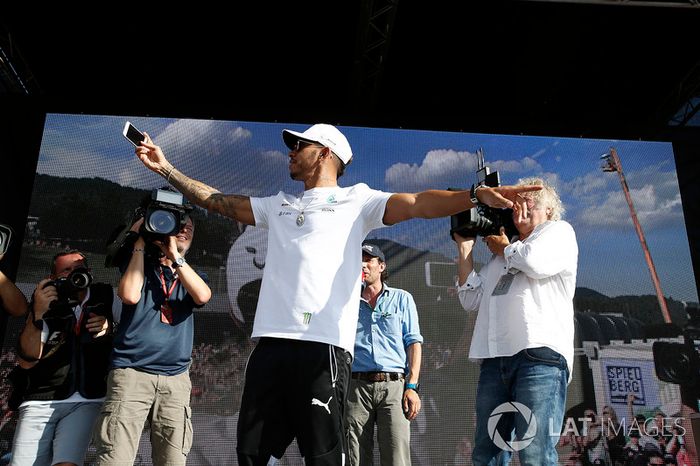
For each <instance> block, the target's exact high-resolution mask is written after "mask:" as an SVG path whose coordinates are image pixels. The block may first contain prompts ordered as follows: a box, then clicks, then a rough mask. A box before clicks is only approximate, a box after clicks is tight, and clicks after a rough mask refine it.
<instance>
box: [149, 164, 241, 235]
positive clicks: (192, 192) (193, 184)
mask: <svg viewBox="0 0 700 466" xmlns="http://www.w3.org/2000/svg"><path fill="white" fill-rule="evenodd" d="M162 175H163V176H164V177H165V178H166V180H167V181H168V182H169V183H170V184H172V185H173V186H174V187H175V188H176V189H177V190H178V191H180V192H181V193H182V194H184V195H185V197H186V198H187V199H189V200H190V202H192V203H193V204H195V205H197V206H200V207H203V208H205V209H207V210H209V211H211V212H216V213H219V214H221V215H225V216H227V217H231V218H234V219H236V220H239V221H241V222H244V223H249V224H250V223H252V222H253V219H252V211H251V210H250V199H249V198H248V197H247V196H240V195H235V194H222V193H221V191H219V190H218V189H215V188H212V187H211V186H209V185H207V184H204V183H202V182H200V181H197V180H193V179H192V178H189V177H187V176H185V175H184V174H182V172H180V171H179V170H177V169H176V168H174V167H173V168H170V169H169V170H165V171H164V173H162Z"/></svg>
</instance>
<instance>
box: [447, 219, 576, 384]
mask: <svg viewBox="0 0 700 466" xmlns="http://www.w3.org/2000/svg"><path fill="white" fill-rule="evenodd" d="M577 263H578V245H577V243H576V234H575V233H574V229H573V228H571V225H569V224H568V223H567V222H565V221H563V220H559V221H548V222H545V223H542V224H540V225H537V226H536V227H535V229H534V230H533V231H532V233H530V235H529V236H528V237H527V238H526V239H525V240H523V241H515V242H513V243H512V244H511V245H509V246H508V247H506V249H505V251H504V256H503V257H502V256H493V257H492V258H491V260H490V261H489V262H488V264H486V265H485V266H484V267H483V268H482V269H481V271H480V272H479V274H477V273H476V272H475V271H472V273H471V274H469V276H468V277H467V281H466V282H465V283H464V285H462V286H461V287H459V290H458V291H459V300H460V302H461V303H462V307H464V309H466V310H468V311H471V310H477V309H478V310H479V314H478V316H477V318H476V325H475V327H474V335H473V336H472V343H471V348H470V349H469V357H470V358H471V359H485V358H495V357H500V356H513V355H514V354H516V353H518V352H519V351H522V350H524V349H526V348H537V347H540V346H546V347H548V348H551V349H553V350H554V351H556V352H558V353H559V354H561V355H562V356H564V358H565V359H566V362H567V365H568V366H569V377H571V375H572V369H573V363H574V303H573V299H574V292H575V291H576V267H577ZM509 272H510V273H514V276H513V277H512V278H513V279H512V282H511V284H510V287H509V288H508V289H507V292H505V293H503V294H500V295H496V296H493V295H492V293H493V292H494V289H495V288H496V285H497V284H498V283H499V281H500V280H501V277H503V276H505V275H507V274H508V273H509Z"/></svg>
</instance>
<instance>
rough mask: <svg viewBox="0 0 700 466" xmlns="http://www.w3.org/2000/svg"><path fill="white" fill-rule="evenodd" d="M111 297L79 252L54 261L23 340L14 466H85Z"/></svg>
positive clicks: (101, 384)
mask: <svg viewBox="0 0 700 466" xmlns="http://www.w3.org/2000/svg"><path fill="white" fill-rule="evenodd" d="M113 298H114V293H113V291H112V287H111V286H109V285H108V284H106V283H92V275H90V271H89V269H88V266H87V261H86V259H85V256H84V255H83V254H82V253H81V252H79V251H76V250H72V251H68V252H62V253H59V254H57V255H56V256H54V258H53V261H52V265H51V275H50V276H49V278H47V279H45V280H42V281H40V282H39V284H38V285H37V287H36V290H35V291H34V295H33V298H32V302H31V303H30V305H29V307H30V312H29V314H28V317H27V321H26V324H25V326H24V329H23V330H22V333H21V334H20V337H19V345H18V353H19V356H20V365H19V366H20V368H18V369H16V370H15V372H14V376H13V377H12V378H13V379H14V380H13V385H14V389H15V392H14V393H13V396H12V398H13V399H17V401H18V402H21V405H20V406H19V412H20V416H19V421H18V424H17V429H16V431H15V438H14V442H13V446H12V463H11V464H12V465H52V464H62V465H71V464H75V465H78V464H83V460H84V456H85V451H86V450H87V447H88V444H89V443H90V434H91V432H92V428H93V425H94V423H95V419H96V418H97V415H98V414H99V410H100V406H101V403H102V401H103V400H104V395H105V377H106V375H107V371H108V368H109V355H110V351H111V349H112V337H111V329H112V301H113Z"/></svg>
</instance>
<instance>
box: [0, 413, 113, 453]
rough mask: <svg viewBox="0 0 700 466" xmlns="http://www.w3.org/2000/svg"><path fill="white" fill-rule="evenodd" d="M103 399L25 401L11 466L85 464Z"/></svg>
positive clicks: (13, 444)
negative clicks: (65, 401)
mask: <svg viewBox="0 0 700 466" xmlns="http://www.w3.org/2000/svg"><path fill="white" fill-rule="evenodd" d="M101 406H102V403H101V402H95V401H90V402H75V403H74V402H68V403H60V402H50V403H42V404H32V403H26V404H23V405H22V406H20V408H19V421H18V422H17V429H16V430H15V438H14V441H13V443H12V462H11V463H10V464H11V465H12V466H25V465H27V466H40V465H46V466H49V465H51V464H56V463H64V462H65V463H74V464H83V461H84V459H85V451H86V450H87V448H88V445H89V444H90V436H91V434H92V428H93V426H94V424H95V419H96V418H97V415H98V414H99V412H100V407H101Z"/></svg>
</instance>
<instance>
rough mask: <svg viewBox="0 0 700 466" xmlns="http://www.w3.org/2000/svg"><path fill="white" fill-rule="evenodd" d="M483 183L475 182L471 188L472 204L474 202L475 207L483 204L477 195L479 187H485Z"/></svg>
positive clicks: (470, 198) (470, 197)
mask: <svg viewBox="0 0 700 466" xmlns="http://www.w3.org/2000/svg"><path fill="white" fill-rule="evenodd" d="M483 187H484V186H483V185H480V184H473V185H472V189H470V190H469V200H470V201H472V204H474V207H476V206H478V205H481V201H479V198H478V197H476V191H477V190H478V189H481V188H483Z"/></svg>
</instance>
